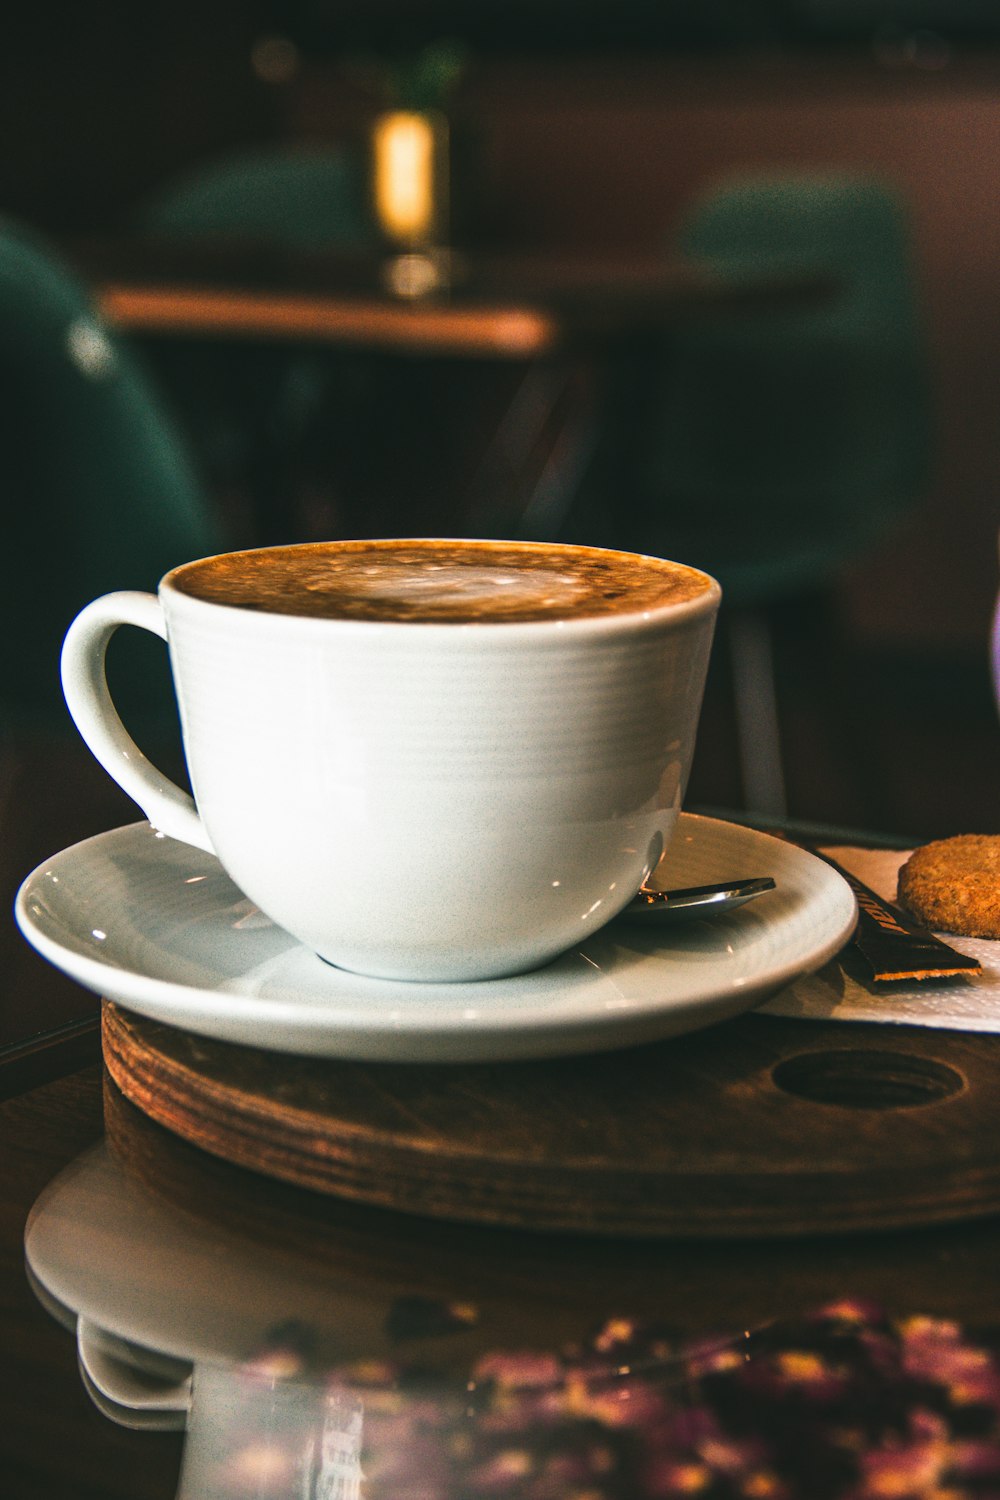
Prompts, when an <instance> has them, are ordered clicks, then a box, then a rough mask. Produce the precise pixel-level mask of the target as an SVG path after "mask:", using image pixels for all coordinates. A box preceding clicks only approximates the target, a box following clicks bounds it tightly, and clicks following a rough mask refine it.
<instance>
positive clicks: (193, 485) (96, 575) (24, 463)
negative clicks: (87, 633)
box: [0, 222, 222, 733]
mask: <svg viewBox="0 0 1000 1500" xmlns="http://www.w3.org/2000/svg"><path fill="white" fill-rule="evenodd" d="M0 385H2V390H3V402H2V405H0V496H2V514H3V556H4V567H3V575H4V577H3V584H4V586H3V590H2V606H0V608H2V615H3V637H4V643H3V659H2V674H0V717H2V728H3V730H4V731H6V732H8V733H10V732H16V731H18V730H22V729H28V730H35V729H43V730H45V729H48V728H50V727H55V728H57V729H61V728H63V727H65V728H67V729H70V728H71V725H70V721H69V716H68V714H67V713H66V710H65V707H64V706H63V703H62V695H61V689H60V686H59V651H60V646H61V642H62V637H63V634H64V633H65V629H66V627H67V625H68V624H69V622H70V620H71V619H72V617H73V615H74V614H75V613H76V611H77V610H78V609H79V608H80V607H81V606H82V605H83V604H85V603H87V602H88V600H90V599H92V598H94V597H95V596H96V595H98V594H101V593H105V592H108V591H109V590H112V589H118V588H147V589H152V588H155V586H156V584H157V582H158V580H159V578H160V577H161V575H162V574H163V573H165V572H166V571H167V570H168V569H169V568H170V567H172V566H173V565H174V564H176V563H179V562H183V561H185V560H186V559H188V558H191V557H194V556H204V555H206V554H207V553H211V552H213V551H215V550H218V547H219V545H220V543H221V541H222V538H221V535H220V527H219V525H218V522H217V519H216V517H215V514H214V511H213V508H212V506H211V505H210V504H209V501H208V499H207V497H206V494H205V493H204V492H203V490H202V486H201V483H200V481H199V479H198V477H197V475H196V473H195V471H194V469H193V468H192V465H191V463H190V461H189V458H188V455H187V452H186V450H185V448H184V446H183V443H182V441H181V439H180V438H179V437H178V434H177V432H176V431H175V428H174V426H173V424H172V422H171V420H170V418H169V416H168V414H167V412H166V411H165V410H164V408H163V406H162V404H161V402H160V400H159V398H158V396H157V394H156V392H155V390H154V389H153V387H152V386H151V384H150V382H149V380H148V378H147V376H146V374H145V372H144V371H143V369H142V367H141V366H140V365H139V364H138V363H137V362H136V360H135V359H134V358H133V356H132V354H131V352H130V350H129V349H128V348H126V347H125V346H124V344H123V343H122V341H121V340H120V339H118V338H116V337H115V336H114V334H113V333H112V332H111V331H110V330H109V329H108V328H106V327H104V326H103V325H102V323H101V321H100V319H99V318H98V316H97V314H96V312H95V310H94V306H93V304H92V302H91V298H90V296H89V294H88V291H87V289H86V287H85V286H84V285H83V284H82V283H81V282H80V281H79V280H78V279H77V278H76V277H75V276H74V275H73V274H71V272H70V271H69V270H68V269H67V268H66V266H64V265H63V264H62V263H61V262H60V260H59V259H58V257H57V256H56V255H55V254H54V253H53V252H52V250H51V248H50V247H49V246H48V245H47V244H46V243H45V242H44V241H43V240H42V239H41V238H40V237H38V236H36V235H35V234H33V233H32V232H30V231H28V230H26V229H24V228H22V227H19V226H17V225H14V224H11V223H4V222H0ZM124 634H125V633H124V632H123V636H124ZM129 634H133V633H131V632H130V633H129ZM135 634H137V633H135ZM115 655H116V657H117V669H116V675H115V677H114V678H113V686H114V687H115V690H116V692H118V693H119V695H120V696H121V697H122V699H123V707H124V708H125V710H126V711H127V712H130V713H132V714H133V715H135V714H138V715H139V716H140V717H144V716H149V717H151V718H155V717H157V716H158V715H159V714H160V713H162V712H165V711H166V712H172V706H171V705H170V704H169V702H166V703H165V702H164V700H163V699H162V698H161V697H159V696H158V692H159V688H158V685H156V684H155V683H154V682H153V680H152V676H151V674H150V673H149V671H148V669H147V662H146V658H145V656H143V655H142V653H139V655H138V656H134V657H133V656H132V648H131V647H130V646H129V644H128V643H127V642H125V641H123V643H122V649H121V650H117V649H116V652H115Z"/></svg>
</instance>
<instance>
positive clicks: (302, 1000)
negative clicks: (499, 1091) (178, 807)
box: [16, 814, 855, 1062]
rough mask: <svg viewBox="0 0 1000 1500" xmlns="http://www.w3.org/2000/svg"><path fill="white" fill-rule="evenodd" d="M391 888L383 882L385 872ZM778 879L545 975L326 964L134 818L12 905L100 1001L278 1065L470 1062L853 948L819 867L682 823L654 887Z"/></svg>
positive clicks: (809, 966)
mask: <svg viewBox="0 0 1000 1500" xmlns="http://www.w3.org/2000/svg"><path fill="white" fill-rule="evenodd" d="M387 875H388V876H390V877H391V871H388V872H387ZM754 875H773V876H774V878H775V880H776V882H777V889H776V890H774V891H770V892H768V893H767V894H766V895H764V896H762V897H760V898H759V899H758V900H757V901H755V902H753V903H752V904H751V905H749V906H745V907H742V908H740V909H739V910H738V911H734V912H732V913H730V914H729V915H728V916H722V917H714V918H711V919H703V920H698V921H693V922H691V923H686V924H684V925H680V924H678V925H676V926H670V927H669V928H667V927H664V929H663V932H662V935H660V934H659V933H655V934H654V933H651V932H650V930H649V929H648V928H647V927H643V928H639V927H637V926H633V925H628V924H626V923H624V922H616V923H612V924H611V925H610V926H609V927H607V928H605V929H604V930H603V931H602V932H600V933H597V934H596V935H595V936H594V937H592V938H590V939H588V941H587V942H586V943H585V944H584V945H583V946H582V947H581V948H579V949H577V950H576V951H574V952H571V953H568V954H564V955H563V956H562V957H561V958H558V959H556V961H555V962H554V963H552V964H549V965H548V966H547V967H546V968H543V969H537V970H535V971H534V972H532V973H530V974H521V975H518V976H517V977H516V978H513V979H493V980H486V981H481V982H479V983H475V984H403V983H400V982H397V981H389V980H384V979H366V978H363V977H361V976H359V975H357V974H350V973H347V972H346V971H344V970H340V969H335V968H332V967H331V966H330V965H328V964H325V963H324V962H323V961H322V960H321V959H319V958H317V957H316V955H315V954H314V953H311V952H310V951H309V950H308V949H306V948H304V947H303V946H302V945H301V944H300V943H298V942H296V940H295V939H294V938H292V937H289V935H288V934H287V933H286V932H285V931H283V929H281V928H279V927H276V926H275V925H274V924H273V923H272V922H271V921H270V920H269V919H268V918H267V917H265V916H263V915H262V914H261V913H260V912H259V911H258V910H257V908H256V907H255V906H253V905H252V904H251V903H250V902H249V901H248V900H247V899H246V897H244V896H243V894H242V892H240V891H239V890H238V889H237V887H236V886H235V885H233V883H232V881H231V880H230V879H229V877H228V876H227V875H226V874H225V873H224V872H223V870H222V868H221V866H220V865H219V863H218V861H217V860H215V859H214V858H213V857H212V856H211V855H209V854H203V853H201V852H200V851H199V850H197V849H194V848H191V847H190V846H189V845H187V844H180V843H177V842H175V841H174V840H172V839H169V838H166V837H165V836H164V835H163V834H160V833H157V832H156V831H155V830H154V829H152V828H151V827H150V825H149V824H148V823H134V824H131V825H129V826H128V827H126V828H117V829H115V830H113V831H112V832H110V833H102V834H99V835H98V836H97V837H96V838H93V839H88V840H86V842H84V843H82V844H76V845H75V846H74V847H73V848H71V849H66V850H65V851H64V852H63V853H62V854H57V855H56V856H55V858H53V859H50V860H48V861H47V862H46V863H45V864H43V865H40V866H39V867H38V869H37V870H35V872H34V873H33V874H32V875H30V876H29V877H28V879H27V880H26V881H25V882H24V884H23V885H22V887H21V890H20V892H19V893H18V898H17V905H16V915H17V920H18V923H19V924H20V927H21V930H22V932H23V933H24V935H25V936H26V937H27V939H28V941H29V942H30V943H32V944H33V945H34V947H36V948H37V949H38V951H39V952H40V953H41V954H42V955H43V956H44V957H45V958H47V959H49V960H50V961H51V962H52V963H54V964H55V965H56V966H57V967H58V968H60V969H63V970H64V971H65V972H66V973H67V974H69V975H70V976H71V977H72V978H73V979H75V980H77V981H78V982H79V983H80V984H82V985H84V986H86V987H87V988H88V989H91V990H94V991H95V992H96V993H97V994H99V995H103V996H105V997H106V998H108V999H110V1000H115V1001H117V1002H119V1003H120V1004H121V1005H123V1006H126V1007H127V1008H128V1009H129V1010H133V1011H138V1012H139V1013H140V1014H141V1015H144V1016H149V1017H151V1018H152V1019H154V1020H158V1021H164V1022H166V1023H168V1024H170V1025H173V1026H181V1027H184V1028H185V1029H186V1030H188V1031H195V1032H199V1033H201V1034H203V1035H205V1036H210V1037H215V1038H217V1039H220V1040H223V1041H230V1042H239V1043H243V1044H246V1045H249V1046H254V1047H263V1048H266V1049H269V1050H272V1051H277V1052H293V1053H298V1054H303V1055H304V1054H312V1055H318V1056H323V1057H350V1058H364V1059H369V1060H372V1061H376V1060H377V1061H394V1062H403V1061H420V1062H431V1061H438V1062H459V1061H461V1062H472V1061H499V1060H502V1059H510V1058H527V1057H551V1056H557V1055H560V1054H565V1053H575V1052H590V1051H596V1050H599V1049H602V1048H607V1047H624V1046H628V1045H631V1044H633V1043H637V1042H645V1041H650V1040H653V1039H654V1038H658V1037H665V1036H671V1035H674V1034H677V1033H680V1032H684V1031H693V1030H696V1029H697V1028H698V1027H702V1026H707V1025H709V1024H711V1023H712V1022H715V1021H719V1020H722V1019H723V1018H724V1017H727V1016H731V1015H735V1014H737V1013H739V1012H741V1011H745V1010H749V1009H750V1008H751V1007H752V1006H754V1005H756V1004H758V1003H759V1002H760V1001H761V1000H763V999H764V998H765V997H766V996H768V995H770V994H772V993H773V992H774V991H775V990H777V989H779V988H780V987H781V986H782V985H784V984H787V983H789V982H790V981H791V980H792V979H794V978H795V977H796V976H798V975H800V974H803V973H808V972H810V971H811V970H813V969H817V968H819V967H820V965H821V964H823V963H825V962H826V960H827V959H828V958H831V957H832V956H833V955H834V954H835V953H836V952H837V951H838V949H839V948H840V947H841V946H842V945H843V944H844V943H845V942H846V941H847V939H848V938H849V937H850V935H851V932H852V930H853V927H854V920H855V905H854V897H853V895H852V894H851V891H850V888H849V887H848V885H847V883H846V882H845V881H844V880H843V879H842V878H841V876H839V875H838V874H837V873H836V872H835V871H834V870H832V869H831V868H830V866H829V865H827V864H825V863H824V862H823V861H822V860H820V859H817V858H816V857H815V856H814V855H811V854H808V853H806V852H805V851H803V850H801V849H798V848H796V847H795V846H794V845H792V844H787V843H784V842H783V841H782V840H780V839H775V838H772V837H770V836H769V835H767V834H763V833H757V832H755V831H753V830H751V829H746V828H741V827H739V826H737V825H736V824H732V823H723V822H720V821H718V820H716V819H714V818H702V817H695V816H692V815H690V814H684V815H682V817H681V820H680V824H679V827H678V830H677V834H676V836H675V839H674V843H673V845H672V847H671V851H670V854H669V856H668V858H667V860H666V861H665V867H664V868H662V869H661V872H660V881H661V883H662V884H664V885H674V886H687V885H701V884H704V883H706V882H708V881H714V880H722V879H725V878H727V877H730V876H733V877H735V876H754Z"/></svg>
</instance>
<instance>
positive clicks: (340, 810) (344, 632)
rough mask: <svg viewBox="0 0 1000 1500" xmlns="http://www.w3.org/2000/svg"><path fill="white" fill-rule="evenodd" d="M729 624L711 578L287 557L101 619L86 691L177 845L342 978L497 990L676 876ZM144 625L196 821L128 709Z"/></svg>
mask: <svg viewBox="0 0 1000 1500" xmlns="http://www.w3.org/2000/svg"><path fill="white" fill-rule="evenodd" d="M718 602H719V589H718V585H717V584H716V583H715V582H714V581H713V580H712V579H711V578H709V577H708V576H707V575H706V574H704V573H701V572H699V571H697V570H696V569H693V568H689V567H686V566H684V565H683V564H679V563H674V562H669V561H666V560H664V559H661V558H653V557H643V556H639V555H635V554H631V553H624V552H616V551H610V550H605V549H597V548H586V547H575V546H569V545H561V544H555V543H540V542H539V543H533V542H523V543H522V542H499V541H498V542H491V541H465V540H447V539H444V540H431V539H404V540H387V541H345V542H324V543H305V544H302V545H298V546H287V547H272V548H264V549H258V550H253V551H245V552H234V553H228V554H224V555H221V556H218V557H211V558H204V559H201V560H198V561H195V562H190V563H186V564H184V565H182V566H181V567H178V568H175V569H174V570H173V571H172V572H170V573H168V574H167V576H166V577H165V578H164V579H163V580H162V582H161V584H160V587H159V591H158V595H155V596H154V595H152V594H137V593H119V594H111V595H107V596H105V597H104V598H103V599H99V600H96V601H95V602H94V603H93V604H91V605H88V606H87V608H86V609H85V610H84V611H82V613H81V614H80V615H79V616H78V617H77V619H76V621H75V622H74V623H73V625H72V626H71V628H70V631H69V633H68V635H67V638H66V644H65V646H64V650H63V682H64V688H65V692H66V697H67V702H68V704H69V707H70V711H71V713H72V715H73V717H74V719H75V721H76V723H77V725H78V727H79V729H80V731H81V733H82V734H83V737H84V739H85V740H86V741H87V743H88V745H89V746H90V748H91V749H92V750H93V752H94V754H95V755H96V756H97V758H98V759H99V760H100V761H101V762H102V764H103V765H104V766H105V767H106V769H107V770H108V771H109V772H110V773H111V775H112V776H114V777H115V779H116V780H118V781H119V782H120V784H121V785H122V786H123V787H124V789H125V790H126V791H127V792H128V793H129V794H130V795H131V796H132V797H133V798H134V799H135V800H136V802H137V803H138V804H139V806H140V807H141V808H142V809H143V811H144V812H145V813H146V815H147V816H148V817H149V819H150V821H151V822H152V823H153V824H154V825H155V826H156V827H157V828H159V829H160V830H161V831H162V832H163V833H165V834H167V835H169V836H170V837H173V838H178V839H181V840H185V841H186V842H188V843H191V844H193V845H195V846H196V847H198V848H201V849H206V850H208V851H210V852H212V853H214V854H215V855H216V856H217V857H218V858H219V860H220V861H221V863H222V865H223V867H224V868H225V869H226V871H227V873H228V874H229V875H230V877H231V878H232V879H233V880H234V881H235V882H236V884H237V885H238V886H239V887H240V888H241V889H242V890H243V891H244V892H245V894H246V895H247V896H248V897H249V898H250V900H251V901H253V902H254V903H255V904H256V905H257V906H259V907H260V909H261V910H262V911H263V912H264V913H265V914H266V915H267V916H269V917H270V918H271V919H272V920H273V921H275V922H276V923H278V924H279V925H280V926H281V927H284V928H285V929H286V930H287V931H289V932H290V933H292V935H293V936H295V937H296V938H298V939H299V940H300V941H301V942H303V943H304V944H306V945H308V946H309V947H310V948H312V949H314V950H315V952H317V953H318V954H319V955H320V956H321V957H322V958H324V959H326V960H328V961H329V962H331V963H334V964H337V965H338V966H340V967H342V968H346V969H349V970H354V971H356V972H359V973H363V974H369V975H375V976H379V977H383V978H388V979H401V980H470V979H489V978H495V977H500V976H503V975H506V974H511V973H518V972H521V971H523V970H526V969H530V968H533V967H536V966H538V965H540V964H542V963H545V962H547V961H548V960H550V959H552V958H554V957H555V956H556V955H557V954H559V953H561V952H563V951H565V950H566V949H568V948H571V947H573V946H575V945H576V944H577V943H579V942H582V941H583V940H584V939H585V938H586V937H587V936H588V935H589V934H590V933H591V932H593V931H595V930H596V929H597V928H598V927H600V926H602V925H603V924H604V923H605V922H607V921H608V920H610V918H612V917H613V916H615V915H616V914H617V913H618V911H620V910H621V908H622V907H623V906H624V905H625V904H626V903H627V902H628V901H629V900H630V899H631V898H632V896H633V895H634V894H635V892H636V890H637V889H638V887H639V885H640V884H641V883H642V881H643V880H644V879H645V878H646V876H647V875H648V874H649V873H650V871H651V870H652V869H653V868H654V867H655V865H656V864H657V863H658V861H659V859H660V856H661V854H662V853H663V851H664V850H665V849H666V847H667V845H668V843H669V839H670V836H671V833H672V831H673V828H674V825H675V823H676V819H677V814H678V812H679V810H680V805H681V799H682V797H683V793H684V788H685V785H686V781H687V776H688V772H689V769H690V764H691V757H692V753H693V747H694V737H695V730H696V726H697V720H698V714H699V710H700V704H701V696H702V691H703V686H704V679H705V672H706V668H707V662H708V654H709V649H710V645H711V637H712V630H713V626H714V620H715V615H716V612H717V608H718ZM127 623H131V624H135V625H140V626H143V627H144V628H146V629H149V630H152V631H154V632H155V633H157V634H159V635H161V636H163V637H164V638H165V639H166V640H167V642H168V645H169V651H170V659H171V666H172V670H173V677H174V684H175V689H176V693H177V698H178V704H179V709H180V718H181V728H182V733H183V739H184V750H185V756H186V759H187V764H188V770H189V773H190V778H191V785H192V788H193V791H194V800H192V799H191V798H190V797H189V796H188V795H187V794H186V793H185V792H183V791H182V790H181V789H180V788H178V787H176V786H174V784H173V783H172V782H170V781H168V780H167V779H166V778H165V777H163V776H162V775H161V774H160V773H159V772H158V771H156V769H155V768H154V767H153V766H151V765H150V763H149V762H148V761H147V760H146V759H145V757H144V756H142V754H141V752H140V751H139V750H138V749H137V747H136V746H135V745H134V743H133V742H132V740H131V738H130V737H129V735H128V733H127V731H126V730H125V728H124V726H123V725H122V723H121V721H120V719H119V718H118V716H117V713H116V712H115V710H114V707H113V705H112V703H111V700H110V697H109V695H108V691H107V686H106V682H105V678H104V671H103V663H104V653H105V651H106V648H107V643H108V641H109V640H110V637H111V635H112V634H113V633H114V631H115V630H116V629H117V628H118V627H119V626H120V625H122V624H127Z"/></svg>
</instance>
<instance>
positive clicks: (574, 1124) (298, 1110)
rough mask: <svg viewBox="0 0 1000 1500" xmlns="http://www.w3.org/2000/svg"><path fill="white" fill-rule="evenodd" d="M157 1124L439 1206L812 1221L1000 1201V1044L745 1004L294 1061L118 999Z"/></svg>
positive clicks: (140, 1084)
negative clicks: (578, 1041) (527, 1041)
mask: <svg viewBox="0 0 1000 1500" xmlns="http://www.w3.org/2000/svg"><path fill="white" fill-rule="evenodd" d="M103 1041H104V1056H105V1061H106V1064H107V1068H108V1070H109V1072H110V1074H111V1077H112V1078H113V1079H114V1081H115V1083H116V1084H117V1085H118V1087H119V1088H120V1089H121V1091H122V1093H123V1094H124V1095H125V1096H126V1097H127V1098H128V1099H130V1100H131V1101H132V1102H133V1104H135V1105H137V1106H138V1107H139V1108H140V1109H141V1110H143V1111H144V1113H146V1114H147V1115H148V1116H150V1117H151V1118H152V1119H154V1120H156V1121H158V1122H159V1123H160V1124H161V1125H163V1126H165V1127H166V1128H167V1129H169V1130H171V1131H173V1132H175V1133H176V1134H177V1135H179V1136H181V1137H182V1138H184V1139H185V1140H187V1141H190V1142H192V1143H194V1144H195V1145H197V1146H200V1147H202V1148H203V1149H204V1150H205V1151H208V1152H211V1153H213V1154H215V1155H216V1156H219V1157H221V1158H223V1159H224V1160H226V1161H229V1162H232V1163H235V1164H237V1165H239V1166H243V1167H248V1168H251V1169H253V1170H255V1171H257V1172H261V1173H264V1174H266V1175H267V1176H270V1177H274V1178H278V1179H281V1180H283V1181H286V1182H291V1183H295V1184H297V1185H299V1186H302V1187H307V1188H312V1189H315V1190H317V1191H319V1192H322V1193H330V1194H336V1195H338V1196H341V1197H343V1198H347V1199H351V1200H354V1201H356V1202H361V1203H367V1204H376V1205H380V1206H383V1207H386V1208H392V1209H395V1210H399V1211H402V1212H407V1213H414V1214H421V1215H427V1216H431V1217H434V1218H441V1219H448V1220H455V1221H462V1222H466V1223H480V1224H493V1225H506V1226H511V1227H515V1228H522V1229H538V1230H571V1231H577V1232H585V1233H597V1234H601V1235H618V1236H645V1237H668V1238H676V1237H697V1236H725V1237H731V1236H762V1235H798V1234H806V1233H814V1232H830V1231H840V1230H864V1229H874V1228H887V1227H894V1226H901V1225H916V1224H932V1223H942V1222H947V1221H949V1220H955V1219H963V1218H972V1217H975V1216H980V1215H983V1214H988V1213H992V1212H995V1211H997V1210H1000V1038H998V1037H986V1036H979V1035H972V1034H968V1033H960V1032H942V1031H931V1030H929V1029H927V1028H921V1027H903V1026H892V1027H882V1026H870V1025H850V1024H845V1023H818V1022H811V1021H796V1020H786V1019H784V1018H778V1017H770V1016H761V1015H748V1016H743V1017H740V1018H739V1019H738V1020H733V1021H728V1022H725V1023H724V1024H722V1025H719V1026H715V1027H713V1028H710V1029H707V1030H704V1031H700V1032H697V1033H695V1034H693V1035H690V1036H685V1037H681V1038H674V1039H671V1040H669V1041H665V1042H661V1043H656V1044H653V1045H649V1046H644V1047H640V1048H631V1049H628V1050H623V1051H618V1052H604V1053H600V1054H593V1055H590V1056H585V1057H575V1058H566V1059H559V1060H556V1061H544V1062H527V1063H502V1064H496V1065H488V1064H476V1065H454V1064H443V1065H439V1066H429V1065H424V1064H421V1065H406V1064H386V1063H380V1064H369V1063H359V1062H338V1061H328V1060H322V1059H311V1058H298V1057H291V1056H287V1055H284V1054H280V1053H271V1052H264V1051H258V1050H256V1049H254V1048H250V1047H243V1046H236V1045H233V1044H231V1043H225V1042H216V1041H211V1040H208V1039H207V1038H205V1037H200V1036H195V1035H192V1034H191V1033H188V1032H184V1031H179V1030H177V1029H175V1028H172V1027H168V1026H164V1025H162V1024H160V1023H157V1022H153V1021H149V1020H145V1019H142V1018H140V1017H138V1016H135V1015H132V1014H130V1013H128V1012H126V1011H124V1010H122V1009H120V1008H118V1007H117V1006H115V1005H113V1004H111V1003H109V1002H105V1004H104V1007H103Z"/></svg>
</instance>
